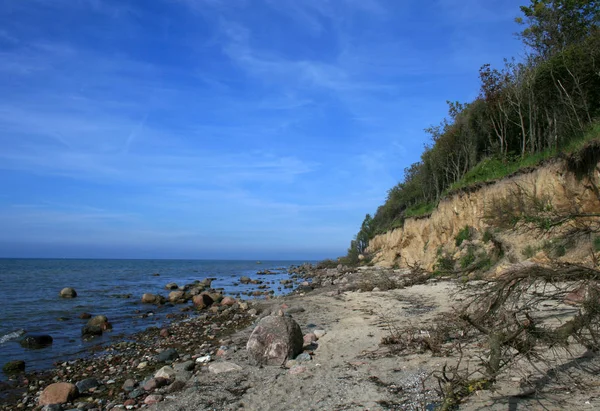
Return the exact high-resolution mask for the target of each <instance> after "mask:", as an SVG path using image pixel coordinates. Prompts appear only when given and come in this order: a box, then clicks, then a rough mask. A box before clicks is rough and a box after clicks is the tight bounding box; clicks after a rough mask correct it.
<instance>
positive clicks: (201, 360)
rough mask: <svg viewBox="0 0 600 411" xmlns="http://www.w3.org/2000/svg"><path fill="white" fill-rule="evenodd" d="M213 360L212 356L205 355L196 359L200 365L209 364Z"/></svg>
mask: <svg viewBox="0 0 600 411" xmlns="http://www.w3.org/2000/svg"><path fill="white" fill-rule="evenodd" d="M211 360H212V358H211V357H210V355H204V356H202V357H198V358H196V362H197V363H198V364H208V363H209V362H210V361H211Z"/></svg>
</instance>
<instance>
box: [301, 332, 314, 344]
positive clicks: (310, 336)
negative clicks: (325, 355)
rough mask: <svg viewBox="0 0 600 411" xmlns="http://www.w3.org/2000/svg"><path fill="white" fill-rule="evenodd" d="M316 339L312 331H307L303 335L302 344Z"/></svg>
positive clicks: (310, 342)
mask: <svg viewBox="0 0 600 411" xmlns="http://www.w3.org/2000/svg"><path fill="white" fill-rule="evenodd" d="M315 341H317V336H316V335H314V334H313V333H308V334H305V335H304V344H312V343H314V342H315Z"/></svg>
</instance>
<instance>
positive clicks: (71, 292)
mask: <svg viewBox="0 0 600 411" xmlns="http://www.w3.org/2000/svg"><path fill="white" fill-rule="evenodd" d="M60 296H61V298H75V297H77V291H75V289H74V288H71V287H65V288H63V289H62V290H60Z"/></svg>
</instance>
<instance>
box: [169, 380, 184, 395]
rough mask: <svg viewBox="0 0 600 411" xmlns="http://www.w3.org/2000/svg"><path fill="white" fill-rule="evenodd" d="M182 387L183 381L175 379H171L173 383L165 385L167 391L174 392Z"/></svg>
mask: <svg viewBox="0 0 600 411" xmlns="http://www.w3.org/2000/svg"><path fill="white" fill-rule="evenodd" d="M184 387H185V381H181V380H175V381H173V384H171V385H169V386H168V387H167V392H168V393H174V392H177V391H181V390H182V389H183V388H184Z"/></svg>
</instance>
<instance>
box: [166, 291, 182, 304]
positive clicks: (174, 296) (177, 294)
mask: <svg viewBox="0 0 600 411" xmlns="http://www.w3.org/2000/svg"><path fill="white" fill-rule="evenodd" d="M184 301H185V292H183V291H171V292H170V293H169V302H172V303H182V302H184Z"/></svg>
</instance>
